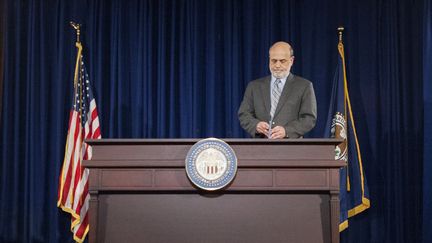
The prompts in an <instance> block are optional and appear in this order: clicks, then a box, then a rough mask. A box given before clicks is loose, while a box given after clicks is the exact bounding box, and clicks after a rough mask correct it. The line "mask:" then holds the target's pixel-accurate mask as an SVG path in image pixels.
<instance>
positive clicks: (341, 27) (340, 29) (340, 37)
mask: <svg viewBox="0 0 432 243" xmlns="http://www.w3.org/2000/svg"><path fill="white" fill-rule="evenodd" d="M344 29H345V28H344V27H343V26H339V27H338V28H337V30H338V32H339V42H342V34H343V31H344Z"/></svg>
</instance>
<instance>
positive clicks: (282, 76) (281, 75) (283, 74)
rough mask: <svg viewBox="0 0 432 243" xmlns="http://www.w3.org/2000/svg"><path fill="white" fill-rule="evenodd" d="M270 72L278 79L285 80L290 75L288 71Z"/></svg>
mask: <svg viewBox="0 0 432 243" xmlns="http://www.w3.org/2000/svg"><path fill="white" fill-rule="evenodd" d="M270 72H271V74H272V75H273V77H275V78H278V79H285V78H286V77H288V74H289V72H288V71H272V70H270Z"/></svg>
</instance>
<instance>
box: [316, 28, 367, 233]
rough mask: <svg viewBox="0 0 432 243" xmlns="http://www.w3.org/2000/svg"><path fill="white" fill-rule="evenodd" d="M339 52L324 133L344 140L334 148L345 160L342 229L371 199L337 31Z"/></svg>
mask: <svg viewBox="0 0 432 243" xmlns="http://www.w3.org/2000/svg"><path fill="white" fill-rule="evenodd" d="M338 51H339V55H338V65H337V69H336V72H335V76H334V80H333V89H332V95H331V101H330V107H329V113H328V117H327V125H326V130H325V134H324V136H325V137H332V138H341V139H343V142H342V143H341V144H340V145H339V146H337V147H336V150H335V159H337V160H344V161H345V162H346V163H347V166H345V167H343V168H342V169H341V170H340V221H339V231H340V232H341V231H343V230H345V229H346V228H347V227H348V218H350V217H352V216H354V215H356V214H359V213H361V212H363V211H364V210H366V209H368V208H369V207H370V201H369V190H368V187H367V183H366V177H365V174H364V169H363V163H362V157H361V153H360V145H359V142H358V139H357V133H356V128H355V124H354V117H353V112H352V109H351V102H350V98H349V94H348V86H347V76H346V69H345V55H344V46H343V43H342V33H341V32H340V33H339V44H338Z"/></svg>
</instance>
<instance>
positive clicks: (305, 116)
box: [238, 73, 317, 138]
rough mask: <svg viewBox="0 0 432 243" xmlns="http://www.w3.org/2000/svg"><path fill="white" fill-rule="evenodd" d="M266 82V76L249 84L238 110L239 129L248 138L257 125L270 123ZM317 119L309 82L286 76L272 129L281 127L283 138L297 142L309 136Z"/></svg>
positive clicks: (267, 84) (313, 94) (267, 83)
mask: <svg viewBox="0 0 432 243" xmlns="http://www.w3.org/2000/svg"><path fill="white" fill-rule="evenodd" d="M270 80H271V77H270V76H267V77H264V78H260V79H257V80H254V81H251V82H250V83H249V84H248V86H247V88H246V92H245V94H244V97H243V101H242V103H241V105H240V108H239V110H238V117H239V120H240V125H241V126H242V127H243V129H245V130H246V131H247V132H248V133H249V134H250V135H251V136H252V137H263V136H262V134H257V133H256V125H257V124H258V122H260V121H265V122H270V118H271V117H270V105H271V100H270V99H271V98H270ZM316 118H317V106H316V98H315V92H314V89H313V86H312V83H311V82H310V81H309V80H306V79H304V78H301V77H299V76H295V75H293V74H291V73H290V74H289V76H288V78H287V80H286V82H285V86H284V88H283V90H282V94H281V96H280V98H279V102H278V105H277V107H276V111H275V115H274V118H273V124H272V125H271V126H272V127H275V126H283V127H284V128H285V132H286V135H287V137H289V138H298V137H301V136H303V135H304V134H305V133H307V132H309V131H310V130H311V129H312V128H313V127H314V126H315V122H316Z"/></svg>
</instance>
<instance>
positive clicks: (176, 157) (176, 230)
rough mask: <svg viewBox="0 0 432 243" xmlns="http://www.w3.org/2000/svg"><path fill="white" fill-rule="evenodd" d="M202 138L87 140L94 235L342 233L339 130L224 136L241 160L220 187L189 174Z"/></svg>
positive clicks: (263, 237)
mask: <svg viewBox="0 0 432 243" xmlns="http://www.w3.org/2000/svg"><path fill="white" fill-rule="evenodd" d="M197 141H199V140H198V139H101V140H87V141H86V142H87V143H88V144H90V145H91V146H92V148H93V157H92V159H91V160H88V161H84V162H83V164H84V166H85V167H86V168H88V169H90V177H89V186H90V187H89V191H90V196H91V197H90V209H89V210H90V211H89V216H90V232H89V240H90V242H126V243H133V242H188V243H189V242H211V243H213V242H248V243H250V242H302V243H307V242H311V243H319V242H332V243H337V242H339V227H338V225H339V223H338V222H339V168H340V167H342V166H344V165H345V164H344V163H343V162H341V161H335V159H334V149H335V146H336V145H337V144H339V143H340V142H341V141H342V140H335V139H295V140H290V139H285V140H265V139H224V141H225V142H227V143H228V144H229V145H230V146H231V147H232V148H233V149H234V151H235V153H236V156H237V159H238V170H237V175H236V177H235V178H234V181H233V182H232V184H231V185H229V186H228V187H226V188H225V189H221V190H219V191H216V192H206V191H203V190H201V189H198V188H196V187H194V186H193V185H192V183H191V182H190V181H189V179H188V177H187V175H186V171H185V168H184V167H185V158H186V154H187V152H188V151H189V149H190V148H191V147H192V145H193V144H195V143H196V142H197Z"/></svg>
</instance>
